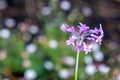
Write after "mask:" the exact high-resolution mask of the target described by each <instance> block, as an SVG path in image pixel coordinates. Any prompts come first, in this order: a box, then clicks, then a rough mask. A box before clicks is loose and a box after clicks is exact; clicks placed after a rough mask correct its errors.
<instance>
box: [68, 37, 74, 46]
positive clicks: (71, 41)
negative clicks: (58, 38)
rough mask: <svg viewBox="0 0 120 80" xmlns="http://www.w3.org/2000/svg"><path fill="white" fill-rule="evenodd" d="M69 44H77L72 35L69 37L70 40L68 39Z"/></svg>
mask: <svg viewBox="0 0 120 80" xmlns="http://www.w3.org/2000/svg"><path fill="white" fill-rule="evenodd" d="M66 43H67V45H70V44H72V45H73V46H74V45H75V44H74V39H73V38H72V37H70V38H69V40H67V41H66Z"/></svg>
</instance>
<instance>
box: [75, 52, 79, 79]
mask: <svg viewBox="0 0 120 80" xmlns="http://www.w3.org/2000/svg"><path fill="white" fill-rule="evenodd" d="M78 62H79V51H78V52H77V58H76V66H75V80H77V77H78Z"/></svg>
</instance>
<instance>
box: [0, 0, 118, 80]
mask: <svg viewBox="0 0 120 80" xmlns="http://www.w3.org/2000/svg"><path fill="white" fill-rule="evenodd" d="M79 22H82V23H85V24H87V25H88V26H90V27H91V28H94V27H99V24H102V27H103V30H104V39H103V41H102V45H101V46H99V45H98V44H96V43H93V49H92V52H90V53H88V54H87V55H86V54H84V52H81V53H80V60H79V74H78V80H120V0H0V80H73V79H74V68H75V59H76V51H75V50H74V49H73V48H72V47H69V46H66V43H65V42H66V40H67V39H68V37H69V35H70V34H69V33H66V32H63V31H61V30H60V26H61V25H62V24H63V23H66V24H68V25H74V26H77V25H78V23H79Z"/></svg>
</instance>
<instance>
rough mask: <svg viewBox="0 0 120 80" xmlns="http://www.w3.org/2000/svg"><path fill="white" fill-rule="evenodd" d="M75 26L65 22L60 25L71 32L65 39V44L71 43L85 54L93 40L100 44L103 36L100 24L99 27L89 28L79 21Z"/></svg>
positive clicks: (89, 49)
mask: <svg viewBox="0 0 120 80" xmlns="http://www.w3.org/2000/svg"><path fill="white" fill-rule="evenodd" d="M76 28H77V29H76ZM76 28H75V27H74V26H69V25H66V24H63V25H61V30H63V31H67V32H70V33H71V34H72V35H71V36H70V38H69V40H67V41H66V44H67V45H72V46H73V47H75V48H76V50H77V51H80V50H83V51H85V53H86V54H87V53H88V52H91V48H92V43H93V42H98V43H99V45H101V41H102V38H103V36H104V32H103V29H102V26H101V24H100V28H99V29H97V28H94V29H90V27H89V26H86V25H85V24H82V23H79V25H78V26H77V27H76Z"/></svg>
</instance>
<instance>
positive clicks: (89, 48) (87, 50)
mask: <svg viewBox="0 0 120 80" xmlns="http://www.w3.org/2000/svg"><path fill="white" fill-rule="evenodd" d="M91 49H92V45H86V43H83V50H84V51H85V54H87V53H88V52H91Z"/></svg>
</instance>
